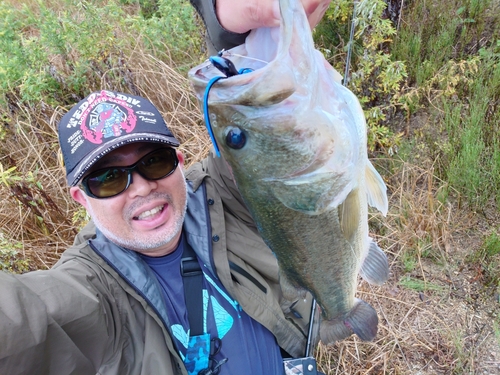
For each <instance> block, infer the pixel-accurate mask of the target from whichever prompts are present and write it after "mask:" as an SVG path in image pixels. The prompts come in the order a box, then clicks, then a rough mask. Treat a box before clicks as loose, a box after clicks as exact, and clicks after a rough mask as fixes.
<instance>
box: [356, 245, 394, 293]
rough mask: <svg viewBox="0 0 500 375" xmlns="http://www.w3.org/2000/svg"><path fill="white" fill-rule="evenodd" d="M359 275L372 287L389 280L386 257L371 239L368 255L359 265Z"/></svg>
mask: <svg viewBox="0 0 500 375" xmlns="http://www.w3.org/2000/svg"><path fill="white" fill-rule="evenodd" d="M360 275H361V277H362V278H363V279H364V280H366V281H368V282H369V283H370V284H372V285H382V284H383V283H385V282H386V281H387V279H388V278H389V262H388V261H387V257H386V256H385V254H384V252H383V251H382V250H381V249H380V247H378V245H377V244H376V243H375V241H373V240H372V239H371V238H370V245H369V248H368V254H367V256H366V258H365V260H364V261H363V264H362V265H361V270H360Z"/></svg>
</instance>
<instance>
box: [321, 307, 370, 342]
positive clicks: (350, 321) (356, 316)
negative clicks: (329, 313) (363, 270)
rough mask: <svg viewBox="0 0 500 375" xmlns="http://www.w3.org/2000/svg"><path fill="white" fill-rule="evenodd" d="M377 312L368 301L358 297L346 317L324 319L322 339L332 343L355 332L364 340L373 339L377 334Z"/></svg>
mask: <svg viewBox="0 0 500 375" xmlns="http://www.w3.org/2000/svg"><path fill="white" fill-rule="evenodd" d="M377 326H378V316H377V312H376V311H375V309H374V308H373V307H371V306H370V305H369V304H368V303H366V302H364V301H362V300H360V299H356V301H355V304H354V307H353V308H352V309H351V311H349V313H348V314H347V315H346V316H345V317H344V319H333V320H322V321H321V326H320V337H321V341H322V342H323V343H325V344H331V343H334V342H335V341H339V340H342V339H344V338H346V337H348V336H350V335H352V334H353V333H355V334H356V335H357V336H358V337H359V338H360V339H361V340H363V341H372V340H373V339H374V338H375V336H376V335H377Z"/></svg>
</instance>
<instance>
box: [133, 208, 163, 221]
mask: <svg viewBox="0 0 500 375" xmlns="http://www.w3.org/2000/svg"><path fill="white" fill-rule="evenodd" d="M164 208H165V205H164V204H163V205H161V206H158V207H155V208H153V209H151V210H148V211H144V212H143V213H142V214H140V215H139V216H134V220H147V219H149V218H151V217H153V216H155V215H156V214H157V213H159V212H161V211H163V209H164Z"/></svg>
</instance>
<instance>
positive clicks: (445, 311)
mask: <svg viewBox="0 0 500 375" xmlns="http://www.w3.org/2000/svg"><path fill="white" fill-rule="evenodd" d="M385 175H386V176H387V175H390V173H389V171H386V174H385ZM438 186H442V183H441V181H436V177H435V176H434V175H433V173H432V166H429V167H428V168H422V167H419V166H415V165H410V164H408V163H404V162H401V163H398V165H397V167H396V168H395V172H394V173H393V174H392V175H391V176H390V177H388V187H389V190H390V191H392V194H391V198H390V212H389V214H388V216H387V218H380V217H374V218H372V227H375V228H376V229H377V230H378V231H379V232H380V233H382V235H380V236H379V238H378V241H379V243H380V244H381V245H382V246H383V248H384V249H385V250H386V252H387V254H388V256H389V259H390V269H391V276H390V279H389V281H388V282H387V283H386V284H385V285H384V286H382V287H372V286H370V285H369V284H367V283H366V282H364V281H361V282H360V286H359V293H358V294H359V298H362V299H363V300H365V301H367V302H369V303H370V304H371V305H372V306H373V307H374V308H375V309H376V310H377V312H378V314H379V319H380V322H379V333H378V335H377V338H376V340H375V341H374V342H371V343H365V342H361V341H360V340H359V339H357V338H356V337H355V336H353V337H351V338H349V339H347V340H344V341H342V342H340V343H336V344H334V345H330V346H325V345H320V346H319V348H318V351H317V358H318V360H319V363H320V368H321V370H322V371H323V372H325V373H326V374H328V375H331V374H344V375H351V374H353V375H354V374H356V375H358V374H405V375H406V374H498V373H500V350H499V344H500V341H499V340H500V337H498V333H497V334H495V331H494V321H495V319H498V302H497V301H495V300H494V298H493V296H492V294H491V293H483V292H484V290H483V286H482V285H481V284H480V283H479V282H477V280H476V279H475V274H474V269H473V268H472V269H468V267H466V266H465V265H464V263H465V261H466V257H467V254H469V252H470V247H477V246H478V245H479V244H478V243H477V240H478V239H477V238H475V237H474V235H473V233H472V232H471V230H472V229H473V228H474V227H476V226H477V225H478V223H477V218H475V217H474V216H472V214H471V213H469V212H467V211H466V210H459V209H457V208H456V207H455V206H454V205H453V204H452V203H446V204H445V203H442V201H444V199H442V198H440V197H441V196H442V194H443V191H442V189H443V188H438ZM405 280H413V283H410V282H407V283H405Z"/></svg>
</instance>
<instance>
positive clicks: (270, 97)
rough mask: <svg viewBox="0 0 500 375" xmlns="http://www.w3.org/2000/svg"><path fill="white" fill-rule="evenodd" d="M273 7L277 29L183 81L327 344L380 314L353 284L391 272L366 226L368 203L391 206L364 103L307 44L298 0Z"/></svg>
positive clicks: (257, 34) (362, 331)
mask: <svg viewBox="0 0 500 375" xmlns="http://www.w3.org/2000/svg"><path fill="white" fill-rule="evenodd" d="M279 6H280V14H281V22H280V26H279V27H274V28H259V29H255V30H252V31H251V32H250V34H249V35H248V37H247V38H246V40H245V43H244V44H242V45H240V46H237V47H234V48H232V49H230V50H227V51H220V52H219V53H218V55H217V56H212V57H210V58H209V59H208V60H207V61H205V62H203V63H202V64H200V65H198V66H196V67H194V68H192V69H190V71H189V72H188V78H189V81H190V83H191V86H192V88H193V91H194V93H195V95H196V97H197V99H198V100H199V102H200V104H201V106H202V107H203V111H204V115H205V121H206V124H207V128H208V131H209V134H210V136H211V138H212V142H213V144H214V148H215V151H216V153H217V155H220V156H221V157H222V158H224V160H225V161H226V162H227V164H228V165H229V167H230V169H231V172H232V175H233V178H234V181H235V183H236V185H237V187H238V190H239V192H240V193H241V195H242V197H243V200H244V202H245V204H246V206H247V208H248V209H249V211H250V214H251V215H252V217H253V220H254V221H255V223H256V225H257V228H258V230H259V232H260V235H261V236H262V238H263V239H264V241H265V243H266V244H267V246H268V247H269V248H270V249H271V250H272V252H273V253H274V254H275V256H276V259H277V262H278V265H279V280H280V286H281V289H282V292H283V296H284V298H286V299H287V300H289V301H297V300H298V299H300V298H303V297H304V295H305V293H306V292H310V293H311V294H312V295H313V296H314V298H315V300H316V302H317V303H318V305H319V307H320V310H321V318H322V319H321V323H320V338H321V341H322V342H324V343H326V344H328V343H334V342H336V341H339V340H342V339H344V338H346V337H348V336H350V335H352V334H353V333H354V334H356V335H357V336H358V337H359V338H360V339H361V340H364V341H372V340H373V339H374V338H375V337H376V334H377V327H378V316H377V312H376V311H375V309H374V308H373V307H372V306H370V305H369V304H368V303H366V302H364V301H362V300H361V299H358V298H356V290H357V285H358V276H359V275H360V276H361V277H362V278H363V279H365V280H366V281H367V282H369V283H371V284H374V285H382V284H383V283H384V282H385V281H386V280H387V278H388V276H389V265H388V261H387V257H386V255H385V254H384V252H383V251H382V250H381V249H380V248H379V246H378V245H377V244H376V242H375V241H374V240H373V239H372V238H371V237H370V236H369V231H368V206H371V207H374V208H376V209H377V210H379V211H380V212H381V213H382V214H383V215H384V216H385V215H386V214H387V211H388V199H387V187H386V185H385V183H384V181H383V179H382V177H381V176H380V174H379V173H378V172H377V171H376V169H375V168H374V167H373V165H372V164H371V162H370V160H369V159H368V151H367V127H366V119H365V116H364V113H363V110H362V108H361V105H360V103H359V101H358V99H357V98H356V96H355V95H354V94H353V93H352V92H351V91H350V90H349V89H348V88H346V87H344V86H343V85H342V77H341V75H340V74H339V73H338V72H337V71H336V70H335V69H334V68H333V67H332V66H331V65H330V64H329V63H328V62H327V61H326V59H325V57H324V56H323V54H322V53H321V52H320V51H319V50H317V49H316V48H315V46H314V41H313V38H312V32H311V29H310V26H309V23H308V21H307V17H306V15H305V12H304V9H303V7H302V5H301V3H300V0H280V1H279ZM228 61H229V62H230V63H228Z"/></svg>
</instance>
